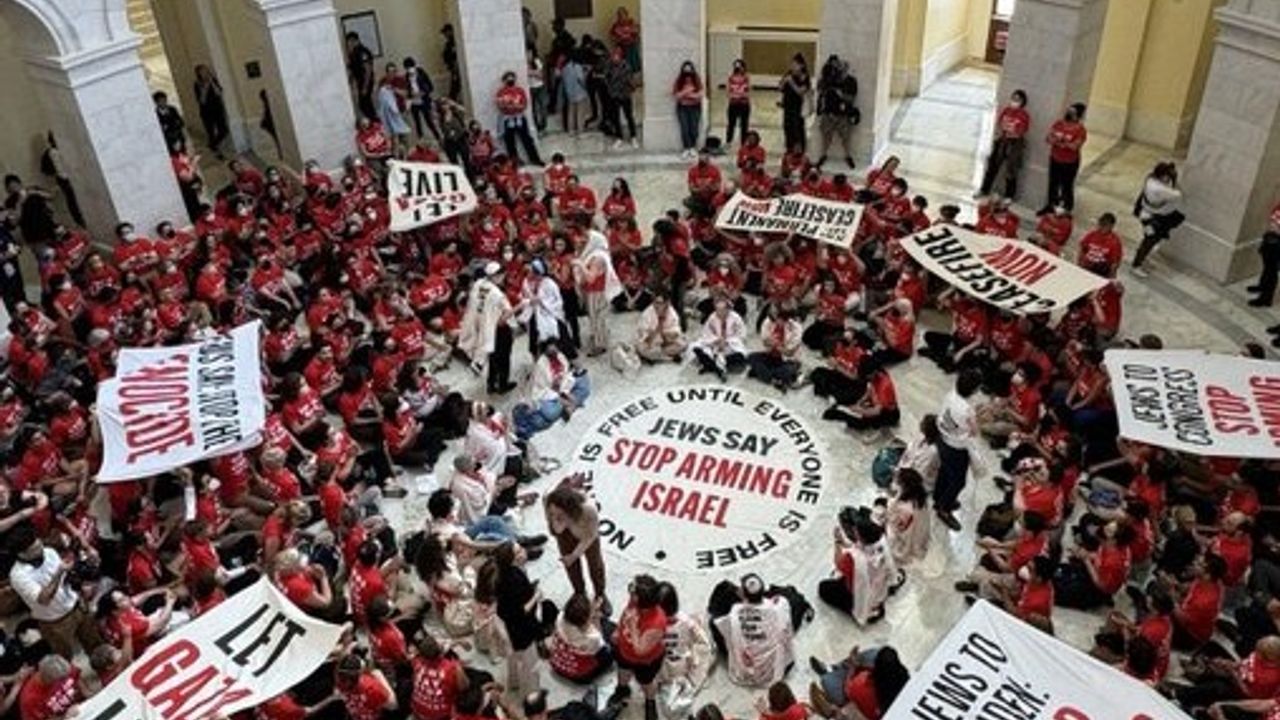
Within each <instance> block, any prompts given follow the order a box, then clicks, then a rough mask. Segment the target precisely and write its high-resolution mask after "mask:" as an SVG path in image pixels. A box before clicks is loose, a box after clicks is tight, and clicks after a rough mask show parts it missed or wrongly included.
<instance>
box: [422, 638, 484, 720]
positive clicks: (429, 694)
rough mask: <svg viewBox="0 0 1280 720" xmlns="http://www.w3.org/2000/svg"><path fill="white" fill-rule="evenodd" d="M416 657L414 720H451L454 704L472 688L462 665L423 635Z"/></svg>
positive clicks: (435, 642) (436, 643)
mask: <svg viewBox="0 0 1280 720" xmlns="http://www.w3.org/2000/svg"><path fill="white" fill-rule="evenodd" d="M417 650H418V653H417V654H416V655H415V656H414V657H413V660H412V661H411V662H412V665H413V694H412V696H411V700H410V701H409V702H410V706H409V709H410V711H411V712H412V713H413V720H450V718H452V717H453V716H454V714H453V713H454V701H455V700H456V699H457V697H458V694H459V693H460V692H462V691H463V690H466V689H467V687H468V686H469V685H470V682H469V681H468V679H467V673H466V671H465V669H464V668H463V666H462V663H460V662H458V660H457V659H456V658H454V657H451V656H449V655H446V654H445V652H444V648H442V647H440V643H439V642H438V641H437V640H436V639H435V638H434V637H432V636H431V634H430V633H422V636H421V637H420V638H419V639H418V644H417Z"/></svg>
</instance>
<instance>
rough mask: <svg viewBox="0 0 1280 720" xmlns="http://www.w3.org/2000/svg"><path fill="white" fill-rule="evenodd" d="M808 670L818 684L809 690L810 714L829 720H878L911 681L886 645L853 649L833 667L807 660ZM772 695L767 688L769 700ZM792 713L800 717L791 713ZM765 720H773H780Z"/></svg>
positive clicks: (908, 674) (894, 654) (892, 651)
mask: <svg viewBox="0 0 1280 720" xmlns="http://www.w3.org/2000/svg"><path fill="white" fill-rule="evenodd" d="M809 667H810V668H812V669H813V671H814V672H815V673H817V674H818V682H817V683H815V684H814V685H811V686H810V691H809V701H810V703H811V704H812V706H813V711H814V712H816V713H817V714H818V715H821V716H822V717H824V718H829V719H833V718H837V717H860V718H866V720H880V718H882V717H884V712H885V711H886V710H888V709H889V706H890V705H892V704H893V702H894V701H895V700H897V699H898V694H899V693H901V692H902V689H903V688H904V687H906V685H907V681H908V680H910V679H911V673H910V672H908V671H907V668H906V667H904V666H903V664H902V661H901V659H899V657H898V651H897V650H895V649H894V648H892V647H890V646H887V645H886V646H884V647H879V648H869V649H867V650H862V649H860V648H859V647H858V646H856V645H855V646H854V647H853V649H852V650H850V651H849V655H848V657H846V658H845V659H843V660H841V661H840V662H839V663H836V664H835V665H828V664H827V663H824V662H822V661H821V660H818V659H817V658H810V660H809ZM775 687H776V685H775ZM773 694H774V692H773V688H770V690H769V695H770V699H771V700H772V698H773ZM802 707H803V706H802ZM792 713H793V714H794V716H796V717H804V716H803V715H800V714H799V713H798V712H796V711H794V710H793V711H792ZM764 717H765V716H764V715H762V718H764ZM769 717H771V718H774V719H775V720H776V719H777V718H779V717H780V716H776V715H774V716H769ZM787 717H791V716H787Z"/></svg>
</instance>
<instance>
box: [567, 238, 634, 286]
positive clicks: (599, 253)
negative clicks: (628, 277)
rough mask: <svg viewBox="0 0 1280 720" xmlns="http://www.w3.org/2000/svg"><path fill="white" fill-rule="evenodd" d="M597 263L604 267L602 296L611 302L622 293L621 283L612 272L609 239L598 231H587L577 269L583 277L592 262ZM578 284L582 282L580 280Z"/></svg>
mask: <svg viewBox="0 0 1280 720" xmlns="http://www.w3.org/2000/svg"><path fill="white" fill-rule="evenodd" d="M597 261H598V262H599V263H600V264H601V266H602V267H604V296H605V298H606V299H608V300H613V299H614V298H616V297H618V296H619V295H621V294H622V292H623V287H622V282H621V281H620V280H618V273H616V272H614V270H613V258H612V256H610V254H609V239H608V238H606V237H605V236H604V234H603V233H601V232H600V231H599V230H588V231H587V244H586V247H584V248H582V254H581V255H579V256H578V262H577V265H578V269H579V272H580V273H582V276H583V277H585V275H586V273H587V272H588V270H589V269H590V267H591V265H592V263H593V262H597ZM579 282H582V281H581V279H580V280H579Z"/></svg>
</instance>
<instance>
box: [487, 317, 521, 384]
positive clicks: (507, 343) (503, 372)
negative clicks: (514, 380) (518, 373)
mask: <svg viewBox="0 0 1280 720" xmlns="http://www.w3.org/2000/svg"><path fill="white" fill-rule="evenodd" d="M514 344H515V336H514V335H513V334H512V332H511V328H510V327H508V326H507V325H506V324H505V323H503V324H501V325H499V326H498V329H497V330H496V331H495V332H494V337H493V352H491V353H489V383H488V389H489V392H500V391H504V390H506V389H507V386H508V385H510V384H511V347H512V345H514Z"/></svg>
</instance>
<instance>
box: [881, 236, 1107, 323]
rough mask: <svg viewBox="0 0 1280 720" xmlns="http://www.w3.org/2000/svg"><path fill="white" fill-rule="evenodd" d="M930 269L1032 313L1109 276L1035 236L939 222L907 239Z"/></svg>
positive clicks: (992, 301) (1000, 304)
mask: <svg viewBox="0 0 1280 720" xmlns="http://www.w3.org/2000/svg"><path fill="white" fill-rule="evenodd" d="M901 242H902V249H903V250H905V251H906V252H907V254H908V255H910V256H911V257H912V258H913V259H915V261H916V262H918V263H920V264H921V265H922V266H923V267H924V268H925V269H926V270H928V271H929V272H930V273H933V274H934V275H937V276H938V277H940V278H942V279H943V280H945V281H946V282H947V283H948V284H950V285H952V286H953V287H955V288H956V289H958V290H960V291H961V292H963V293H965V294H966V295H971V296H973V297H975V298H977V299H978V300H981V301H983V302H985V303H987V304H989V305H993V306H995V307H997V308H1001V309H1003V310H1008V311H1010V312H1014V313H1017V314H1019V315H1028V314H1033V313H1042V312H1052V311H1054V310H1057V309H1059V308H1064V307H1066V306H1067V305H1070V304H1071V301H1073V300H1075V299H1076V298H1078V297H1080V296H1081V295H1086V294H1088V293H1091V292H1093V291H1095V290H1097V289H1098V288H1100V287H1102V286H1103V285H1106V284H1107V279H1106V278H1104V277H1101V276H1099V275H1095V274H1094V273H1091V272H1089V271H1088V270H1085V269H1083V268H1081V267H1079V266H1077V265H1075V264H1074V263H1071V262H1068V261H1067V260H1064V259H1062V258H1060V257H1057V256H1056V255H1053V254H1051V253H1047V252H1045V251H1044V250H1041V249H1040V248H1038V247H1036V246H1035V245H1033V244H1031V243H1029V242H1023V241H1021V240H1009V239H1007V238H1001V237H995V236H994V235H982V234H980V233H976V232H973V231H971V230H965V229H964V228H959V227H954V226H943V225H939V226H936V227H932V228H929V229H928V230H923V231H921V232H918V233H916V234H914V235H910V236H908V237H905V238H903V239H902V241H901Z"/></svg>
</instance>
